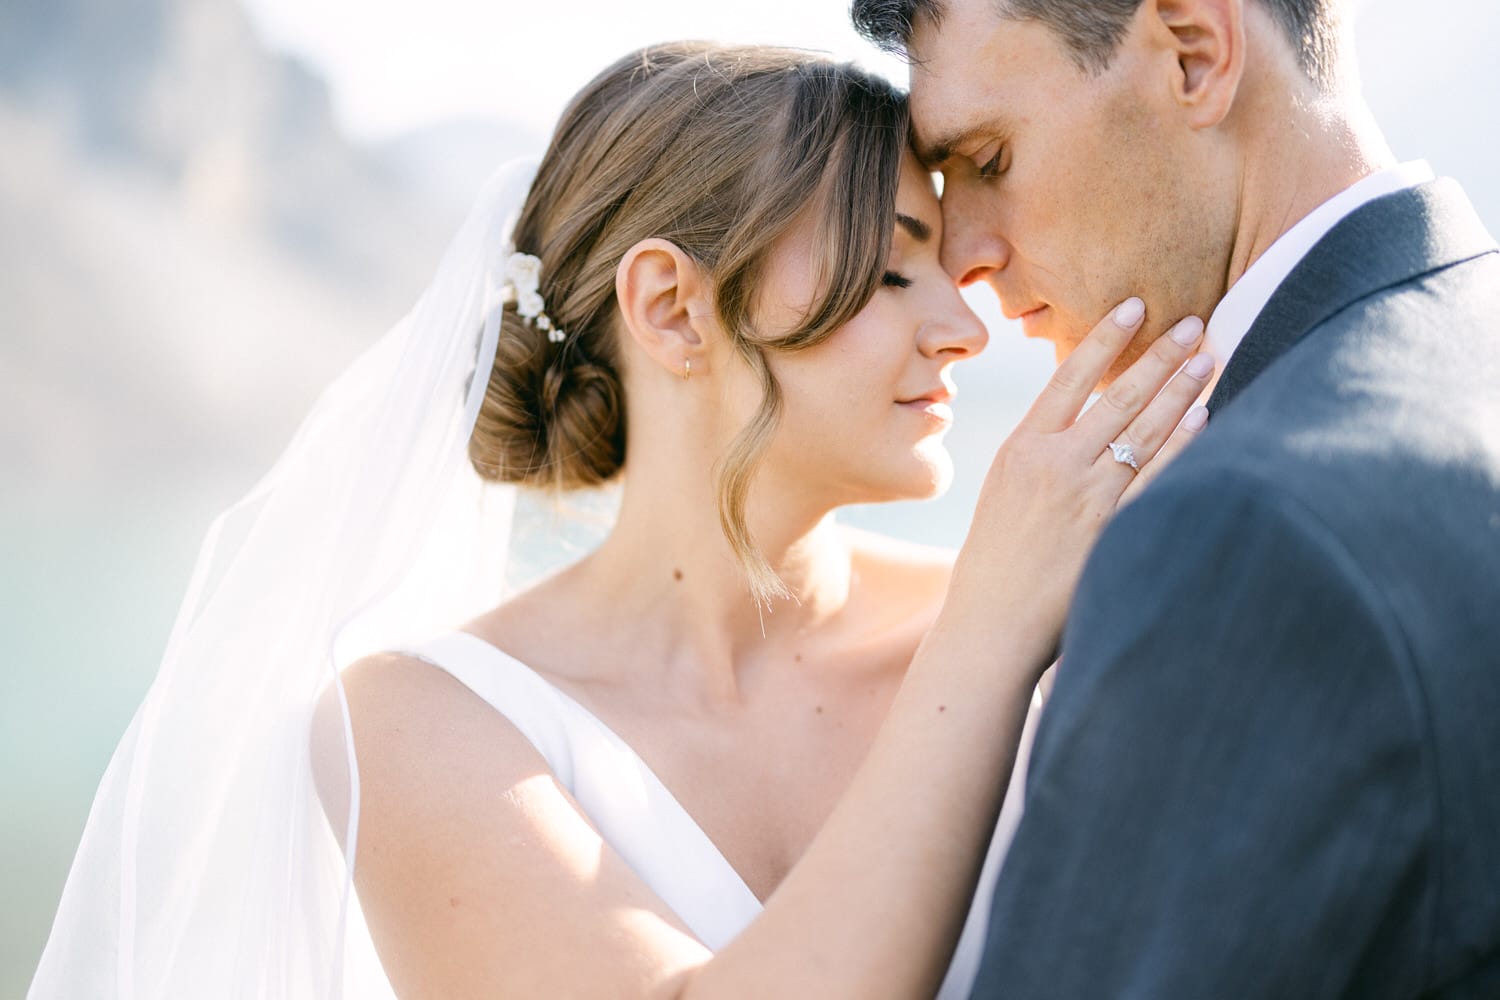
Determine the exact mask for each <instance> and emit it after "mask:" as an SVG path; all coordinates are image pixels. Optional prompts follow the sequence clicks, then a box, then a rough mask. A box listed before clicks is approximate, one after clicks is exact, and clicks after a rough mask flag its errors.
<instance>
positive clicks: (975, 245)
mask: <svg viewBox="0 0 1500 1000" xmlns="http://www.w3.org/2000/svg"><path fill="white" fill-rule="evenodd" d="M993 199H994V193H993V190H992V189H990V190H987V189H985V188H984V187H983V186H981V185H977V184H975V183H974V182H973V181H971V180H968V179H966V178H955V183H953V184H951V185H946V186H945V187H944V189H943V203H942V207H943V246H942V251H941V260H942V262H943V269H944V270H946V271H947V272H948V273H949V274H950V275H952V277H953V280H954V281H956V282H958V283H959V285H961V286H962V285H972V284H974V282H976V281H988V280H990V279H991V278H992V277H994V276H995V274H996V273H997V272H999V271H1003V270H1004V269H1005V267H1006V265H1007V264H1009V263H1010V255H1011V247H1010V243H1009V242H1008V241H1007V240H1006V239H1005V237H1004V236H1003V235H1002V234H1001V232H1000V225H999V221H1000V220H999V218H998V215H999V213H998V212H996V211H995V209H996V208H997V207H998V206H996V205H993V204H987V202H992V201H993Z"/></svg>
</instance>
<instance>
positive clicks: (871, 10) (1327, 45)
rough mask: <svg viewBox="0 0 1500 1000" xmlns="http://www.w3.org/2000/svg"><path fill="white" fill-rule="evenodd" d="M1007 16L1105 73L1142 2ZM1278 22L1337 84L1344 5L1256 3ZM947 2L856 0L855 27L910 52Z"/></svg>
mask: <svg viewBox="0 0 1500 1000" xmlns="http://www.w3.org/2000/svg"><path fill="white" fill-rule="evenodd" d="M991 2H992V3H993V4H994V7H995V12H996V13H997V14H999V15H1000V16H1001V17H1007V18H1011V19H1013V20H1017V21H1036V22H1039V23H1041V24H1044V25H1046V26H1047V27H1049V28H1051V29H1052V30H1053V31H1054V32H1056V33H1057V35H1058V36H1059V37H1060V38H1061V39H1062V40H1063V41H1064V42H1065V43H1066V44H1067V46H1068V48H1069V49H1070V50H1071V52H1072V54H1073V59H1074V61H1075V62H1077V63H1078V66H1079V68H1080V69H1082V70H1084V71H1085V72H1088V73H1101V72H1103V71H1104V70H1106V69H1108V68H1109V64H1110V62H1111V61H1112V60H1113V58H1114V54H1115V50H1116V49H1117V48H1119V45H1120V41H1121V39H1123V38H1124V37H1125V33H1126V32H1127V31H1128V30H1129V28H1130V19H1131V18H1132V17H1134V16H1135V12H1136V10H1137V9H1139V7H1140V5H1141V0H991ZM1255 2H1256V3H1259V4H1260V5H1261V6H1262V7H1264V8H1265V9H1266V10H1267V11H1269V12H1270V14H1271V16H1272V17H1274V18H1275V19H1276V23H1277V24H1279V25H1280V26H1281V30H1282V31H1283V32H1285V34H1286V36H1287V38H1288V39H1289V40H1290V41H1291V43H1292V47H1293V49H1295V50H1296V53H1297V62H1298V64H1299V65H1300V66H1301V67H1302V71H1303V72H1304V73H1306V74H1307V76H1308V78H1309V79H1311V80H1312V81H1313V82H1314V83H1316V84H1318V85H1319V86H1320V87H1328V86H1330V85H1331V84H1332V82H1333V80H1334V79H1335V77H1336V75H1337V73H1336V63H1337V56H1338V34H1339V23H1338V16H1337V14H1338V6H1339V0H1255ZM944 12H945V7H944V4H943V0H854V2H853V4H852V5H851V6H850V10H849V14H850V17H852V18H853V20H854V26H855V28H857V29H858V30H859V32H860V34H862V35H864V36H865V37H866V38H868V39H869V40H870V41H872V42H874V43H875V44H876V45H879V46H880V47H881V48H883V49H885V50H886V51H888V52H896V53H904V52H905V50H906V47H907V45H908V44H909V43H910V42H911V34H912V29H913V28H914V27H915V26H916V25H917V24H918V23H919V22H921V21H924V20H926V21H930V22H932V23H933V24H937V23H940V22H941V21H942V19H943V14H944Z"/></svg>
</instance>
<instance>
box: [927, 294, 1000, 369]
mask: <svg viewBox="0 0 1500 1000" xmlns="http://www.w3.org/2000/svg"><path fill="white" fill-rule="evenodd" d="M989 342H990V331H989V330H988V329H986V328H985V325H984V323H982V322H980V319H979V317H978V316H976V315H975V314H974V310H972V309H970V308H969V304H968V303H967V302H965V301H964V299H963V296H962V295H960V294H959V293H958V289H957V288H951V289H949V292H948V295H947V296H945V297H944V300H943V302H942V304H941V308H940V309H939V310H938V311H937V312H934V313H933V314H931V315H929V316H928V317H927V320H926V321H925V322H924V323H923V324H922V326H921V328H920V329H919V330H918V331H917V349H918V350H920V351H921V352H922V353H923V354H924V355H926V356H927V357H930V358H935V357H939V356H941V357H944V358H946V359H947V360H955V361H956V360H958V359H960V358H970V357H973V356H974V355H976V354H978V353H979V352H980V351H982V350H984V348H985V345H986V344H988V343H989Z"/></svg>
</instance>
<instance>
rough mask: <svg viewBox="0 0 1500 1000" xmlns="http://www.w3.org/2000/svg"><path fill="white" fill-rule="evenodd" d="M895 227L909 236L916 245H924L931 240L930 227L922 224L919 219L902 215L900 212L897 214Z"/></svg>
mask: <svg viewBox="0 0 1500 1000" xmlns="http://www.w3.org/2000/svg"><path fill="white" fill-rule="evenodd" d="M896 225H898V226H900V227H901V228H902V229H904V230H906V231H907V232H908V233H909V234H911V238H912V239H914V240H916V241H917V242H918V243H926V242H927V241H928V240H930V239H932V227H931V226H929V225H928V224H927V223H925V222H923V221H922V220H921V219H918V218H914V217H913V216H910V215H902V214H901V213H900V212H897V213H896Z"/></svg>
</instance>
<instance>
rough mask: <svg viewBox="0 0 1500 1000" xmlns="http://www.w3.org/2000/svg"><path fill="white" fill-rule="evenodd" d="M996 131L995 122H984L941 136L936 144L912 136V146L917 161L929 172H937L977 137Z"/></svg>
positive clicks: (917, 136)
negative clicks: (957, 151) (961, 148)
mask: <svg viewBox="0 0 1500 1000" xmlns="http://www.w3.org/2000/svg"><path fill="white" fill-rule="evenodd" d="M994 131H995V125H994V123H993V122H984V123H983V124H980V125H970V126H968V127H967V128H961V129H957V130H954V131H951V132H948V133H947V134H945V135H941V136H939V137H938V138H937V140H936V141H935V142H932V143H924V142H923V141H922V137H921V136H919V135H916V134H913V135H912V146H913V147H914V148H915V150H916V153H917V160H918V161H919V162H920V163H921V164H922V166H923V167H925V168H926V169H928V170H936V169H938V168H939V167H941V166H942V165H943V164H944V163H947V162H948V161H949V160H951V159H952V158H953V151H954V150H955V149H957V148H958V147H959V146H962V145H963V144H964V143H966V142H968V141H969V140H970V139H973V138H975V137H976V136H981V135H986V134H988V133H991V132H994Z"/></svg>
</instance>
